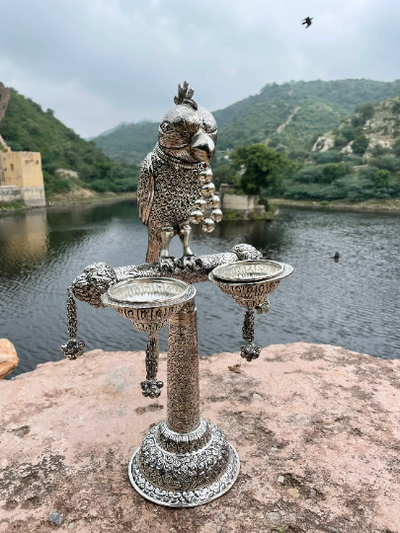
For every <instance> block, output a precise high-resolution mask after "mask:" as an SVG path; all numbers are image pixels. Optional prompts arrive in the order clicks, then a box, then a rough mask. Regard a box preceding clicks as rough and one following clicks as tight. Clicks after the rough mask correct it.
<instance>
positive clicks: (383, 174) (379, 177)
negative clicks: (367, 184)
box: [374, 169, 391, 189]
mask: <svg viewBox="0 0 400 533" xmlns="http://www.w3.org/2000/svg"><path fill="white" fill-rule="evenodd" d="M390 177H391V174H390V172H389V170H384V169H381V170H378V172H377V173H376V174H375V176H374V182H375V185H376V187H379V188H380V189H381V188H383V187H387V186H388V185H389V180H390Z"/></svg>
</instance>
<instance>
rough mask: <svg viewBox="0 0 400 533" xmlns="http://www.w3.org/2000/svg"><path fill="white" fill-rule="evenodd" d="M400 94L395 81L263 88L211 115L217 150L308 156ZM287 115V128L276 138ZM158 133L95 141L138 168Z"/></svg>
mask: <svg viewBox="0 0 400 533" xmlns="http://www.w3.org/2000/svg"><path fill="white" fill-rule="evenodd" d="M399 91H400V80H396V81H394V82H380V81H372V80H364V79H363V80H338V81H321V80H317V81H307V82H304V81H298V82H292V83H283V84H281V85H278V84H276V83H272V84H268V85H266V86H265V87H264V88H263V89H261V91H260V93H259V94H257V95H254V96H249V97H248V98H246V99H244V100H241V101H240V102H237V103H235V104H233V105H231V106H229V107H226V108H225V109H221V110H218V111H214V112H213V114H214V116H215V118H216V120H217V122H218V132H219V134H218V145H217V149H218V150H227V149H234V148H236V147H237V146H242V145H245V144H253V143H263V142H266V143H267V144H269V145H270V146H273V147H275V148H277V149H278V150H279V151H283V152H287V153H289V152H291V151H307V150H309V149H310V148H311V146H312V144H313V142H314V141H315V139H316V138H317V137H318V135H321V134H322V133H324V132H326V131H329V130H331V129H333V128H334V127H335V126H337V124H338V123H339V121H340V119H341V118H342V117H345V116H347V115H349V114H352V113H354V110H355V107H356V106H358V105H360V104H363V103H366V102H377V101H379V100H382V99H384V98H388V97H393V96H395V95H397V94H398V93H399ZM166 111H167V110H166ZM291 115H293V116H292V117H291V119H290V122H289V123H288V124H287V125H286V126H285V127H284V128H280V129H282V130H283V131H281V132H280V133H277V130H278V128H279V127H280V126H282V125H283V124H285V123H286V122H287V121H288V119H289V117H290V116H291ZM160 118H161V117H160ZM157 128H158V123H156V122H140V123H137V124H128V125H124V126H121V127H119V128H117V129H116V130H115V131H113V132H112V133H110V134H109V135H103V136H101V137H96V138H95V139H94V141H95V142H96V145H97V146H99V147H101V148H102V149H103V151H104V152H105V153H106V154H107V155H109V156H110V157H113V158H115V159H116V160H117V161H129V162H131V163H136V164H139V163H140V162H141V160H142V159H143V158H144V157H145V156H146V154H147V153H148V152H149V151H151V150H152V149H153V147H154V144H155V142H156V140H157Z"/></svg>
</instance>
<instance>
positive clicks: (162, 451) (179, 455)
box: [128, 299, 240, 507]
mask: <svg viewBox="0 0 400 533" xmlns="http://www.w3.org/2000/svg"><path fill="white" fill-rule="evenodd" d="M168 330H169V331H168V363H167V365H168V392H167V405H168V413H167V420H163V421H162V422H161V423H160V424H158V425H157V426H155V427H153V428H152V429H151V430H150V431H149V433H148V434H147V435H146V437H145V438H144V440H143V443H142V445H141V446H140V448H138V449H137V450H136V451H135V453H134V454H133V457H132V459H131V460H130V463H129V470H128V472H129V479H130V481H131V483H132V485H133V487H134V488H135V489H136V490H137V491H138V492H139V494H141V495H142V496H143V497H144V498H147V499H148V500H150V501H152V502H154V503H158V504H160V505H165V506H168V507H194V506H196V505H201V504H203V503H207V502H209V501H211V500H213V499H215V498H218V497H219V496H221V495H222V494H224V493H225V492H226V491H228V490H229V489H230V488H231V487H232V485H233V484H234V483H235V480H236V477H237V475H238V473H239V468H240V463H239V458H238V455H237V453H236V450H235V449H234V448H233V446H232V445H231V444H230V443H229V442H228V441H227V440H226V439H225V437H224V435H223V434H222V432H221V431H220V430H219V429H218V428H217V427H216V426H215V425H214V424H212V423H211V422H208V421H207V420H205V419H204V418H202V417H200V402H199V356H198V347H197V323H196V308H195V306H194V299H192V300H191V301H189V302H188V303H187V304H186V305H185V306H184V307H183V308H182V310H181V311H179V312H178V313H176V314H174V315H173V316H172V317H171V318H170V319H169V322H168Z"/></svg>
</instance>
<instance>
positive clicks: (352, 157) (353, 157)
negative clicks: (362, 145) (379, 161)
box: [343, 154, 362, 165]
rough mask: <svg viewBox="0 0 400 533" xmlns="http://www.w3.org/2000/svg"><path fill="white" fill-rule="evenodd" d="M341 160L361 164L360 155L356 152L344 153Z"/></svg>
mask: <svg viewBox="0 0 400 533" xmlns="http://www.w3.org/2000/svg"><path fill="white" fill-rule="evenodd" d="M343 162H344V163H349V164H351V165H361V163H362V157H360V156H359V155H356V154H346V155H344V156H343Z"/></svg>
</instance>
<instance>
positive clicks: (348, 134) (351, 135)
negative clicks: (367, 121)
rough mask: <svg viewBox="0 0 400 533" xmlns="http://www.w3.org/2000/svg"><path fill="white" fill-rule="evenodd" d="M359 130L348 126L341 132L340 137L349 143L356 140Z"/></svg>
mask: <svg viewBox="0 0 400 533" xmlns="http://www.w3.org/2000/svg"><path fill="white" fill-rule="evenodd" d="M357 133H358V132H357V129H356V128H351V127H350V126H346V127H344V128H342V129H341V130H340V135H341V136H342V137H344V138H345V139H346V140H347V142H350V141H352V140H354V139H355V138H356V137H357Z"/></svg>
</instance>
